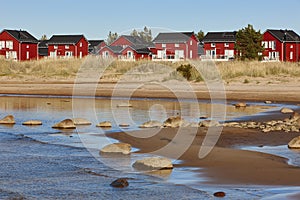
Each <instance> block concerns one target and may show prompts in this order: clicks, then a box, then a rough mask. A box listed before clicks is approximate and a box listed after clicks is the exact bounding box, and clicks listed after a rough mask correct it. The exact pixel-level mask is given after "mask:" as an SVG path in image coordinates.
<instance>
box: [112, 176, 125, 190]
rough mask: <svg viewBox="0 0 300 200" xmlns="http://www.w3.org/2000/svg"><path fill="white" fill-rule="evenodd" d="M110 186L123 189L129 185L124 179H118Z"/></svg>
mask: <svg viewBox="0 0 300 200" xmlns="http://www.w3.org/2000/svg"><path fill="white" fill-rule="evenodd" d="M110 186H111V187H115V188H125V187H128V186H129V183H128V181H127V179H126V178H119V179H117V180H115V181H113V182H112V183H111V184H110Z"/></svg>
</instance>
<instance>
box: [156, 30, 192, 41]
mask: <svg viewBox="0 0 300 200" xmlns="http://www.w3.org/2000/svg"><path fill="white" fill-rule="evenodd" d="M193 35H194V32H173V33H159V34H158V35H157V36H156V38H155V39H154V40H153V43H183V42H187V41H188V40H189V39H190V38H191V37H192V36H193Z"/></svg>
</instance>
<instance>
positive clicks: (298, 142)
mask: <svg viewBox="0 0 300 200" xmlns="http://www.w3.org/2000/svg"><path fill="white" fill-rule="evenodd" d="M288 147H289V148H290V149H300V136H298V137H296V138H294V139H292V140H291V141H290V142H289V144H288Z"/></svg>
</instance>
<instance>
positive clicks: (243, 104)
mask: <svg viewBox="0 0 300 200" xmlns="http://www.w3.org/2000/svg"><path fill="white" fill-rule="evenodd" d="M234 106H235V107H236V108H245V107H247V104H246V103H243V102H240V103H236V104H234Z"/></svg>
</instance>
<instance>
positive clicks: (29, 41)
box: [0, 29, 38, 61]
mask: <svg viewBox="0 0 300 200" xmlns="http://www.w3.org/2000/svg"><path fill="white" fill-rule="evenodd" d="M0 56H4V57H5V58H6V59H13V60H18V61H25V60H36V59H37V58H38V40H37V39H36V38H35V37H33V36H32V35H31V34H30V33H28V32H27V31H24V30H6V29H5V30H3V31H2V32H1V33H0Z"/></svg>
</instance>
